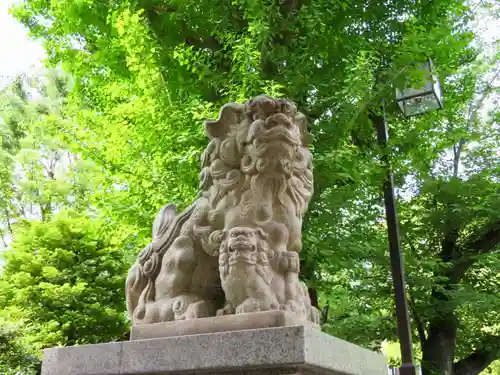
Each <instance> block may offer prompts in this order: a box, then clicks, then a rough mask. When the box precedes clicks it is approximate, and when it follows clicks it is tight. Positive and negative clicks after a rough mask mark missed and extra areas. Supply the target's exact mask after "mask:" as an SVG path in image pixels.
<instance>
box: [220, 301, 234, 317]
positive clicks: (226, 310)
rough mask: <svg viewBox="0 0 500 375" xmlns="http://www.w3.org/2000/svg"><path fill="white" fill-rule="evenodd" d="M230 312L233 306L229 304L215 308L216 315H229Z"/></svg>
mask: <svg viewBox="0 0 500 375" xmlns="http://www.w3.org/2000/svg"><path fill="white" fill-rule="evenodd" d="M230 314H234V309H233V306H231V305H229V304H227V305H226V306H224V307H223V308H222V309H219V310H217V313H216V315H217V316H224V315H230Z"/></svg>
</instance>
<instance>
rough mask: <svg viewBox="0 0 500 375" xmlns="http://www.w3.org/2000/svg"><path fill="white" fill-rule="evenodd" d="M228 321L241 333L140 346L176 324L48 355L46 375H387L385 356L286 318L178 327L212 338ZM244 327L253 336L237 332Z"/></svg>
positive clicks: (238, 318)
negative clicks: (114, 340)
mask: <svg viewBox="0 0 500 375" xmlns="http://www.w3.org/2000/svg"><path fill="white" fill-rule="evenodd" d="M224 320H227V321H228V322H229V323H228V325H226V327H227V326H230V327H232V329H235V330H226V331H224V332H211V333H198V334H188V335H184V336H170V337H156V338H147V339H137V337H148V336H149V337H151V336H161V335H167V336H168V335H171V334H173V333H175V330H173V327H174V325H175V324H174V323H159V325H158V326H156V329H154V330H151V329H150V328H151V327H152V326H150V327H148V326H143V327H140V326H138V327H134V329H133V331H132V336H135V338H136V339H133V340H131V341H127V342H112V343H107V344H97V345H83V346H75V347H68V348H54V349H48V350H46V351H45V353H44V360H43V367H42V375H153V374H158V375H160V374H161V375H166V374H169V375H181V374H182V375H194V374H221V375H223V374H225V375H231V374H238V375H247V374H248V375H261V374H276V375H278V374H280V375H283V374H308V375H309V374H311V375H312V374H332V375H333V374H336V375H337V374H338V375H340V374H343V375H361V374H363V375H386V374H387V365H386V361H385V358H384V357H383V356H382V355H380V354H376V353H374V352H371V351H369V350H366V349H362V348H360V347H358V346H356V345H353V344H350V343H348V342H345V341H343V340H339V339H337V338H335V337H332V336H329V335H327V334H325V333H322V332H320V331H319V330H318V329H317V328H316V327H315V326H311V325H287V324H290V323H296V322H294V320H293V315H289V314H286V313H284V312H268V313H258V314H248V315H246V314H244V315H238V316H229V317H215V318H206V319H200V320H198V321H197V322H196V324H194V323H195V322H194V321H191V322H189V321H184V322H182V321H181V322H178V323H180V325H179V326H182V325H183V324H184V326H185V327H190V328H189V329H188V331H189V332H196V331H200V332H202V331H205V332H206V331H207V330H208V331H210V330H214V329H218V328H220V327H221V326H222V325H223V324H222V323H223V322H224ZM237 322H240V326H241V327H245V328H249V327H252V328H253V329H242V330H236V329H237V328H239V327H238V324H236V323H237ZM162 324H164V327H163V330H162V329H160V328H161V325H162ZM193 326H194V327H195V328H193ZM207 327H209V328H207ZM210 327H211V328H210ZM263 327H266V328H263ZM177 333H178V332H177Z"/></svg>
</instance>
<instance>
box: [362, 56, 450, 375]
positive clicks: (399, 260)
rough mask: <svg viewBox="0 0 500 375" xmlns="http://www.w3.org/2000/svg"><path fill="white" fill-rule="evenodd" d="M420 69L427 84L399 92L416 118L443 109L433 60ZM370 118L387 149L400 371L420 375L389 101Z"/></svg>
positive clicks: (386, 198) (386, 195)
mask: <svg viewBox="0 0 500 375" xmlns="http://www.w3.org/2000/svg"><path fill="white" fill-rule="evenodd" d="M420 70H421V71H422V73H424V85H422V86H417V87H409V88H405V89H402V90H399V89H396V102H397V104H398V105H399V107H400V109H401V111H402V112H403V114H404V115H405V116H413V115H417V114H421V113H424V112H427V111H431V110H434V109H440V108H442V107H443V104H442V98H441V89H440V86H439V79H438V77H437V76H436V75H435V73H434V71H433V66H432V62H431V60H430V59H429V60H428V61H427V62H425V63H424V64H422V66H421V67H420ZM370 117H371V119H372V122H373V125H374V126H375V129H376V130H377V140H378V143H379V145H380V147H381V148H382V150H383V153H382V162H383V164H384V165H385V167H386V168H385V170H386V176H385V181H384V203H385V214H386V221H387V234H388V238H389V253H390V258H391V271H392V281H393V285H394V297H395V302H396V318H397V328H398V337H399V344H400V347H401V362H402V365H401V367H400V368H399V369H398V370H399V371H398V372H399V374H401V375H416V368H415V365H414V363H413V348H412V334H411V327H410V317H409V312H408V299H407V296H406V289H405V275H404V262H403V256H402V253H401V244H400V237H399V225H398V216H397V210H396V198H395V194H394V181H393V176H392V169H391V164H390V160H389V154H388V152H387V141H388V132H387V118H386V108H385V102H382V116H380V115H371V116H370Z"/></svg>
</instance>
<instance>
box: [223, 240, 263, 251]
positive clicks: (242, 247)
mask: <svg viewBox="0 0 500 375" xmlns="http://www.w3.org/2000/svg"><path fill="white" fill-rule="evenodd" d="M255 250H257V248H256V246H255V245H253V244H251V243H248V242H235V243H233V244H232V245H231V246H229V252H230V253H233V252H235V251H236V252H237V253H249V252H252V251H255Z"/></svg>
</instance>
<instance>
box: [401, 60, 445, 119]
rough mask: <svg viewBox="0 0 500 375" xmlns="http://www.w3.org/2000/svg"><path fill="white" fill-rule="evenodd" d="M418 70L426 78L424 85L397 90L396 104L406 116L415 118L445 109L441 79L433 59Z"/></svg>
mask: <svg viewBox="0 0 500 375" xmlns="http://www.w3.org/2000/svg"><path fill="white" fill-rule="evenodd" d="M418 70H419V71H420V73H421V74H422V75H423V78H424V80H423V84H422V85H419V86H417V87H408V88H404V89H402V90H400V89H398V88H396V103H398V105H399V108H401V111H402V112H403V114H404V115H405V116H414V115H418V114H421V113H424V112H428V111H432V110H435V109H441V108H443V100H442V96H441V86H440V85H439V77H438V76H437V74H436V72H435V69H434V66H433V65H432V61H431V59H428V60H427V61H426V62H425V63H423V64H421V65H420V66H419V67H418ZM420 83H422V81H421V82H420Z"/></svg>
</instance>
